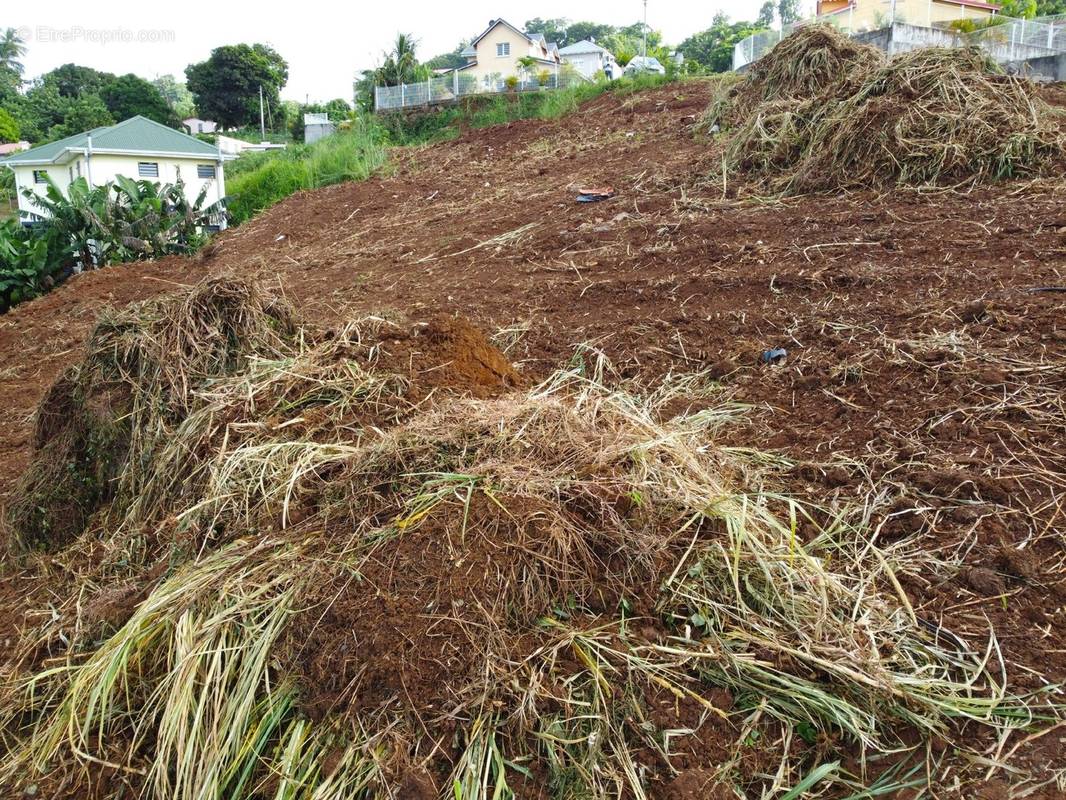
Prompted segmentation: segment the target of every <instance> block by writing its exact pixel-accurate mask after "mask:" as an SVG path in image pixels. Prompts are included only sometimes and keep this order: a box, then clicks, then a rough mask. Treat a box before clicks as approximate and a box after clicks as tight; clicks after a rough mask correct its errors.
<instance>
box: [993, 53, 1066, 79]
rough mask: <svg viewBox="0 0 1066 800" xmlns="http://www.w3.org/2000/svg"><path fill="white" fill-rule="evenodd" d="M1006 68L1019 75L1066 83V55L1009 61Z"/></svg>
mask: <svg viewBox="0 0 1066 800" xmlns="http://www.w3.org/2000/svg"><path fill="white" fill-rule="evenodd" d="M1004 66H1005V67H1006V68H1007V70H1008V71H1009V72H1016V73H1018V74H1019V75H1029V76H1030V77H1034V78H1044V79H1046V80H1050V81H1066V53H1059V54H1058V55H1054V56H1039V57H1037V58H1028V59H1023V60H1021V61H1008V62H1007V63H1006V64H1005V65H1004Z"/></svg>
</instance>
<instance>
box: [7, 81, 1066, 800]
mask: <svg viewBox="0 0 1066 800" xmlns="http://www.w3.org/2000/svg"><path fill="white" fill-rule="evenodd" d="M709 94H710V90H709V87H708V86H707V85H705V84H702V83H699V82H692V83H685V84H682V85H679V86H672V87H669V88H664V89H661V90H657V91H653V92H649V93H643V94H638V95H633V96H630V97H619V96H614V95H605V96H603V97H601V98H599V99H597V100H595V101H593V102H592V103H590V104H589V105H586V106H585V107H584V108H582V109H581V111H580V112H579V113H575V114H573V115H571V116H568V117H566V118H564V119H562V120H560V121H553V122H542V121H527V122H520V123H513V124H509V125H505V126H499V127H494V128H489V129H484V130H479V131H470V132H467V133H465V134H464V135H463V136H462V137H461V138H459V139H458V140H456V141H454V142H449V143H444V144H439V145H434V146H432V147H426V148H423V149H419V150H415V151H411V152H407V153H404V154H403V155H401V156H399V157H398V158H399V161H398V169H397V170H396V172H395V174H393V175H391V176H389V177H385V178H381V179H375V180H370V181H366V182H364V183H351V184H344V185H339V186H335V187H332V188H328V189H323V190H319V191H315V192H310V193H304V194H301V195H297V196H294V197H291V198H289V199H288V200H286V201H284V202H282V203H280V204H279V205H277V206H276V207H274V208H273V209H271V210H270V211H268V212H267V213H265V214H263V215H262V216H261V217H259V218H257V219H255V220H253V221H251V222H249V223H247V224H246V225H243V226H241V227H240V228H237V229H234V230H232V231H229V232H227V233H225V234H223V235H222V236H220V237H218V239H217V240H216V241H215V242H214V243H213V244H212V245H210V247H209V249H208V250H207V251H205V252H204V253H201V254H200V255H199V256H198V257H196V258H193V259H177V258H172V259H166V260H164V261H160V262H157V263H151V264H140V265H127V266H121V267H113V268H109V269H106V270H102V271H99V272H96V273H92V274H86V275H82V276H78V277H76V278H75V279H72V280H70V281H69V282H68V283H66V284H65V285H64V286H62V287H60V288H59V289H58V290H56V291H55V292H53V293H51V294H50V295H48V296H46V297H43V298H41V299H39V300H37V301H34V302H31V303H27V304H24V305H22V306H19V307H18V308H16V309H15V310H13V311H12V312H11V313H9V314H7V315H5V316H4V317H0V407H2V408H3V409H4V411H5V413H4V414H3V418H2V419H0V494H2V495H5V496H6V495H8V494H9V493H10V491H11V488H12V486H13V484H14V481H15V479H16V478H17V476H18V475H19V473H20V471H21V470H22V468H23V467H24V466H25V464H26V463H27V461H28V459H29V457H30V455H31V450H32V445H33V434H32V430H33V428H32V416H33V412H34V409H35V408H36V405H37V403H38V402H39V400H40V399H41V396H42V394H43V393H44V392H45V391H46V390H47V388H48V386H49V385H50V384H51V383H52V381H54V380H55V378H56V377H57V376H58V375H59V374H60V373H61V372H62V370H63V369H65V368H66V367H67V366H69V365H71V364H73V363H75V362H76V361H78V360H79V358H80V357H81V354H82V352H83V344H84V341H85V338H86V335H87V333H88V332H89V330H90V329H91V327H92V325H93V323H94V320H95V319H96V318H97V315H98V314H99V313H100V310H101V308H103V307H104V306H106V305H109V304H112V305H122V304H125V303H127V302H130V301H132V300H137V299H142V298H146V297H149V296H153V295H155V294H158V293H161V292H166V291H168V290H171V289H173V288H174V287H175V286H176V285H189V284H193V283H195V282H197V281H199V280H200V279H201V278H203V277H206V276H210V275H216V274H225V273H234V274H238V275H241V276H245V277H248V276H256V277H258V278H260V279H261V280H263V281H266V282H268V283H271V284H273V285H276V286H279V287H280V288H281V289H282V291H283V292H284V293H285V294H286V295H287V296H288V297H289V298H290V299H292V300H293V301H294V302H295V303H296V304H297V306H298V307H299V309H300V311H301V313H302V314H303V315H304V316H305V317H306V318H308V319H310V320H312V321H314V322H315V323H320V324H322V325H331V324H334V323H336V322H338V321H340V320H343V319H345V318H347V317H350V316H352V315H354V314H356V313H366V312H373V313H378V314H385V315H388V314H401V313H402V314H403V315H405V316H406V317H409V318H413V319H419V318H420V317H422V316H425V317H426V318H429V317H430V316H433V315H437V314H439V313H442V312H443V313H446V314H461V315H464V316H466V317H468V318H470V319H471V320H473V321H474V322H475V323H476V324H477V325H478V326H479V327H480V328H481V329H482V330H485V331H487V332H489V333H492V334H494V341H495V343H496V344H497V346H499V347H501V349H504V350H505V352H506V353H507V355H508V356H509V357H510V358H511V359H512V360H513V361H514V362H515V364H516V365H517V367H518V369H519V370H520V371H521V373H522V374H523V375H524V376H526V379H528V380H534V379H536V378H537V377H539V376H542V375H545V374H547V373H548V372H549V371H550V370H552V369H553V368H555V367H557V366H558V365H559V364H560V363H561V362H564V361H565V360H566V359H567V358H568V357H570V355H571V354H572V353H573V351H574V348H575V346H576V345H578V344H579V343H591V344H593V345H594V346H596V347H599V348H602V349H603V350H604V351H605V352H606V353H607V355H608V356H609V357H610V358H611V360H612V362H613V363H614V365H615V367H616V369H617V370H618V372H619V373H620V374H621V375H622V376H626V377H632V376H636V377H648V378H651V377H654V376H657V375H661V374H663V373H665V372H667V371H686V372H691V371H696V370H710V371H711V373H712V374H713V375H714V376H715V377H716V378H719V379H720V380H721V381H722V383H723V385H724V387H726V389H727V390H728V391H730V392H732V395H733V399H735V400H736V401H739V402H743V403H747V404H750V405H751V406H752V409H751V411H750V413H749V415H748V422H747V424H746V425H744V426H743V427H741V428H739V429H735V430H732V431H731V432H730V435H731V436H732V437H733V441H731V442H729V444H732V445H738V446H745V447H754V448H759V449H762V450H768V451H772V452H775V453H779V454H781V455H783V456H785V457H787V458H788V459H790V460H791V461H792V462H794V464H795V466H793V467H792V468H791V469H789V470H788V471H786V472H785V474H784V475H783V481H784V482H785V483H786V484H787V487H788V488H789V489H790V490H791V491H792V492H794V493H795V494H797V495H799V496H802V497H804V498H807V499H809V500H811V501H813V502H816V503H818V504H821V505H825V506H832V505H833V504H834V503H839V502H844V501H845V500H847V501H854V500H856V499H859V500H861V499H862V498H868V497H870V496H872V495H874V494H877V493H880V495H881V497H879V500H881V501H884V500H887V501H888V502H887V503H881V505H882V506H887V507H888V509H889V511H888V512H887V513H885V512H879V513H878V514H877V515H875V517H874V518H873V519H872V520H871V531H873V532H875V533H872V535H875V536H876V537H877V538H878V540H879V541H882V542H893V541H900V540H904V539H909V540H913V541H914V542H916V543H921V544H922V545H923V546H924V547H925V548H926V549H927V550H928V551H932V552H937V553H941V554H942V555H943V561H944V563H945V564H946V565H948V564H953V563H957V561H958V557H961V561H962V564H963V566H962V567H961V568H959V567H947V566H946V567H945V569H944V571H943V574H936V575H930V576H928V577H927V578H925V579H923V580H914V581H911V582H908V583H907V584H906V585H905V586H904V587H903V588H904V589H905V590H906V592H907V594H908V597H909V599H910V601H911V602H912V603H913V605H914V606H915V608H916V609H918V610H919V611H920V612H921V614H922V615H923V616H925V617H926V618H929V619H934V620H937V619H944V620H946V621H947V623H948V624H950V627H951V628H952V629H953V630H955V631H956V632H959V633H961V634H963V635H964V636H965V634H966V633H967V632H970V633H972V634H973V635H974V636H975V637H983V636H987V633H988V631H989V629H990V628H991V629H993V630H994V631H995V633H996V636H997V638H998V641H999V644H1000V646H1001V648H1002V650H1003V654H1004V658H1005V659H1006V661H1007V664H1008V668H1009V670H1010V673H1011V675H1012V676H1013V681H1014V684H1015V686H1017V687H1022V688H1028V689H1032V690H1037V689H1040V688H1042V687H1047V686H1049V685H1052V684H1057V683H1061V682H1062V681H1064V680H1066V647H1064V646H1063V644H1062V640H1061V634H1060V633H1059V632H1060V631H1061V630H1062V629H1063V625H1064V624H1066V612H1064V608H1063V606H1064V599H1066V582H1064V575H1066V572H1064V570H1063V558H1064V554H1066V553H1064V549H1063V536H1062V533H1063V526H1064V524H1066V518H1064V514H1063V510H1062V508H1061V506H1062V489H1063V486H1064V480H1066V478H1064V476H1066V417H1064V415H1063V400H1062V392H1063V390H1064V389H1066V313H1064V303H1066V294H1063V293H1061V292H1051V291H1037V290H1039V289H1044V288H1047V287H1062V286H1066V185H1064V184H1063V183H1062V182H1061V181H1054V180H1036V181H1025V182H1014V183H1008V184H1004V185H1000V186H996V187H992V188H983V189H976V190H967V191H942V192H937V193H927V194H919V193H916V192H896V193H892V194H888V195H875V194H873V193H852V194H846V195H841V196H833V195H817V196H807V197H800V198H792V199H787V200H783V201H782V200H771V199H760V198H758V197H754V196H753V195H752V193H751V192H750V191H748V190H746V189H745V188H744V187H743V186H742V184H741V182H740V181H739V176H731V175H730V176H725V186H724V187H723V182H722V175H721V158H720V151H719V150H718V148H717V146H716V145H715V144H714V143H709V142H706V141H701V139H700V138H699V137H698V136H695V135H694V132H693V127H694V124H695V122H696V121H697V120H698V118H699V116H700V114H701V113H702V111H703V109H704V108H705V107H706V105H707V103H708V100H709ZM1064 95H1066V93H1064V92H1062V91H1061V90H1059V89H1050V90H1048V91H1047V93H1046V96H1047V97H1048V99H1050V100H1051V101H1052V102H1059V103H1061V104H1063V105H1066V102H1064V101H1063V97H1064ZM604 184H607V185H610V186H613V187H614V189H615V190H616V192H617V195H616V196H615V197H614V198H612V199H610V200H608V201H605V202H601V203H596V204H589V205H579V204H577V203H575V200H574V198H575V195H576V194H577V190H578V189H579V188H581V187H584V186H601V185H604ZM772 347H784V348H786V349H787V350H788V357H787V360H786V361H785V363H783V364H779V365H774V366H768V365H764V364H761V363H759V356H760V354H761V353H762V351H763V350H765V349H767V348H772ZM4 583H5V585H4V587H3V592H4V594H6V595H8V596H10V595H11V594H12V593H17V592H18V576H17V575H15V576H9V577H7V578H5V580H4ZM15 624H17V622H16V623H15ZM1060 732H1061V730H1059V731H1053V732H1052V733H1051V734H1050V735H1048V736H1046V737H1041V738H1039V739H1035V740H1034V741H1032V742H1030V743H1028V744H1026V746H1025V747H1024V748H1021V749H1020V750H1019V752H1018V753H1016V754H1015V758H1016V759H1017V758H1019V757H1020V756H1021V757H1022V758H1021V761H1020V767H1019V769H1020V772H1019V773H1017V775H1015V776H1014V777H1013V778H1010V779H1009V780H1010V781H1012V782H1014V783H1016V784H1018V785H1021V786H1029V787H1036V786H1038V785H1040V784H1041V783H1044V782H1047V781H1051V782H1050V783H1047V784H1046V785H1045V786H1043V787H1042V788H1039V789H1036V790H1035V792H1034V793H1032V794H1030V795H1028V796H1030V797H1040V796H1047V797H1053V796H1058V795H1057V794H1056V789H1055V783H1054V780H1053V779H1054V778H1055V774H1056V773H1055V770H1062V759H1061V750H1062V742H1061V740H1060V738H1059V735H1058V734H1059V733H1060ZM1021 738H1022V737H1021V736H1019V740H1020V739H1021ZM1015 743H1016V742H1015V740H1011V741H1010V742H1007V743H1005V744H1000V743H996V742H989V743H987V747H988V755H989V757H995V756H996V755H997V754H999V755H1002V753H1003V752H1005V751H1006V750H1010V748H1011V747H1013V746H1014V744H1015ZM997 748H998V750H997ZM1006 781H1008V779H1007V778H994V779H992V781H990V782H989V783H987V784H986V785H985V786H984V787H982V788H981V789H980V791H981V792H985V794H984V795H982V796H987V797H997V798H998V797H1002V796H1007V795H1006V794H1005V791H1006ZM971 796H973V795H971Z"/></svg>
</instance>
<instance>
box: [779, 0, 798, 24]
mask: <svg viewBox="0 0 1066 800" xmlns="http://www.w3.org/2000/svg"><path fill="white" fill-rule="evenodd" d="M777 16H778V17H779V18H780V19H781V24H782V25H791V24H792V23H793V22H798V21H799V18H800V12H799V0H778V3H777Z"/></svg>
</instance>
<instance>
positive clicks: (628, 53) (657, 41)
mask: <svg viewBox="0 0 1066 800" xmlns="http://www.w3.org/2000/svg"><path fill="white" fill-rule="evenodd" d="M599 44H600V45H601V46H602V47H605V48H607V49H608V50H610V51H611V52H612V53H614V57H615V58H616V59H617V60H618V63H619V64H621V65H622V66H625V65H626V64H628V63H629V61H630V59H632V58H633V57H634V56H639V55H640V54H641V48H642V47H643V46H644V23H643V22H636V23H634V24H632V25H628V26H626V27H624V28H619V29H618V30H616V31H615V32H614V33H612V34H610V35H608V36H606V37H604V40H603V41H602V42H600V43H599ZM648 55H649V56H650V57H651V58H657V59H659V61H660V62H661V63H662V64H663V65H664V66H665V65H666V63H667V62H668V61H669V60H670V49H669V48H667V47H664V46H663V35H662V33H660V32H659V31H656V30H652V29H651V28H649V29H648Z"/></svg>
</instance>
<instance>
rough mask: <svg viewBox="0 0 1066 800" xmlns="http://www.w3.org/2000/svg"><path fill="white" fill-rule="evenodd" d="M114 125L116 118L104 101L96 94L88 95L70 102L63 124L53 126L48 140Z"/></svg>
mask: <svg viewBox="0 0 1066 800" xmlns="http://www.w3.org/2000/svg"><path fill="white" fill-rule="evenodd" d="M114 124H115V118H114V117H112V116H111V112H110V111H108V110H107V106H106V105H104V101H103V100H101V99H100V98H99V96H97V95H95V94H87V95H84V96H82V97H78V98H76V99H74V100H71V101H70V103H69V105H67V107H66V113H65V114H64V116H63V122H62V123H60V124H59V125H54V126H52V128H51V129H50V130H49V131H48V138H49V139H62V138H64V137H66V136H73V135H74V134H77V133H83V132H84V131H89V130H92V129H93V128H99V127H101V126H103V125H114Z"/></svg>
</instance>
